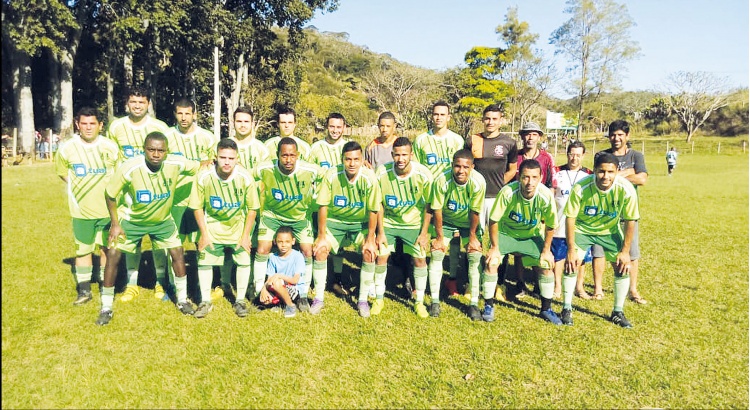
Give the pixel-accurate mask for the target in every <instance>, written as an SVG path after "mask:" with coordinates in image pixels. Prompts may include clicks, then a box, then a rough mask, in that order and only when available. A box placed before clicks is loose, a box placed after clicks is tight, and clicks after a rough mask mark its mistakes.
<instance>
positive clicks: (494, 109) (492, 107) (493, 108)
mask: <svg viewBox="0 0 750 410" xmlns="http://www.w3.org/2000/svg"><path fill="white" fill-rule="evenodd" d="M488 112H499V113H500V114H502V113H503V112H504V110H503V107H502V106H500V104H490V105H488V106H487V107H485V108H484V111H482V116H484V114H487V113H488Z"/></svg>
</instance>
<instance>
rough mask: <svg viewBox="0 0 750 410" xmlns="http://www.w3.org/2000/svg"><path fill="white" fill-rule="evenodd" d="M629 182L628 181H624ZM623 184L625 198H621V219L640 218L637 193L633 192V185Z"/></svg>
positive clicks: (631, 219) (633, 219)
mask: <svg viewBox="0 0 750 410" xmlns="http://www.w3.org/2000/svg"><path fill="white" fill-rule="evenodd" d="M626 182H627V183H628V184H630V181H626ZM623 185H625V195H624V196H625V198H623V199H624V200H623V208H622V219H624V220H626V221H636V220H638V219H640V217H641V215H640V212H639V209H638V194H637V193H636V192H635V187H633V186H632V184H631V185H630V186H628V185H626V184H623Z"/></svg>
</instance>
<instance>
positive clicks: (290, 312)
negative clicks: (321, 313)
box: [284, 305, 297, 317]
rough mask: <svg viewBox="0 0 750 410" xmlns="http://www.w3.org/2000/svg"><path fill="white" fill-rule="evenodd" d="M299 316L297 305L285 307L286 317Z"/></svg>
mask: <svg viewBox="0 0 750 410" xmlns="http://www.w3.org/2000/svg"><path fill="white" fill-rule="evenodd" d="M295 316H297V307H296V306H294V305H289V306H287V307H285V308H284V317H295Z"/></svg>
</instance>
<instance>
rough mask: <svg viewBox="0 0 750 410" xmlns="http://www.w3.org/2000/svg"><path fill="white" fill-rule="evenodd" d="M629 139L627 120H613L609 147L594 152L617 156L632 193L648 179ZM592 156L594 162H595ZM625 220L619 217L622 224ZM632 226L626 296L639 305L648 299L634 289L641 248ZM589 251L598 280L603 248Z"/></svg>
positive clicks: (602, 261)
mask: <svg viewBox="0 0 750 410" xmlns="http://www.w3.org/2000/svg"><path fill="white" fill-rule="evenodd" d="M629 141H630V124H628V122H627V121H624V120H617V121H613V122H612V123H611V124H609V143H610V145H611V147H610V148H609V149H607V150H604V151H601V152H599V153H597V154H596V157H598V156H599V155H601V154H603V153H609V154H612V155H614V156H615V158H617V163H618V165H617V175H619V176H621V177H624V178H625V179H627V180H628V181H630V183H632V184H633V186H635V189H636V193H637V192H638V187H639V186H641V185H645V184H646V181H648V171H647V170H646V161H645V160H644V159H643V154H642V153H640V152H638V151H636V150H632V149H630V148H628V142H629ZM596 157H594V162H596ZM624 223H625V222H624V221H623V224H624ZM634 225H635V227H634V228H633V229H634V231H633V242H632V244H631V246H630V260H631V262H630V271H629V273H630V291H629V299H630V300H631V301H633V302H635V303H637V304H639V305H645V304H647V303H648V301H646V299H644V298H643V297H641V294H640V293H639V292H638V260H639V259H640V257H641V251H640V247H639V246H638V244H639V237H640V235H639V233H638V231H639V229H638V222H637V221H635V222H634ZM591 252H592V254H593V256H594V262H593V269H594V283H595V284H596V283H597V282H598V283H602V282H601V281H602V276H603V274H604V266H605V265H604V259H603V257H604V251H603V249H602V247H601V246H599V245H594V247H593V248H592V251H591Z"/></svg>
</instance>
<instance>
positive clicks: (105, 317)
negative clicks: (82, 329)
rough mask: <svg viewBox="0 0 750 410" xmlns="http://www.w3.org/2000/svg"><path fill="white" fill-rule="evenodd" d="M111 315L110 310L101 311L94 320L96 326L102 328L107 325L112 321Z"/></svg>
mask: <svg viewBox="0 0 750 410" xmlns="http://www.w3.org/2000/svg"><path fill="white" fill-rule="evenodd" d="M113 314H114V313H112V311H111V310H102V311H101V312H99V317H98V318H97V319H96V324H97V325H99V326H104V325H106V324H107V323H109V321H110V320H112V315H113Z"/></svg>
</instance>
